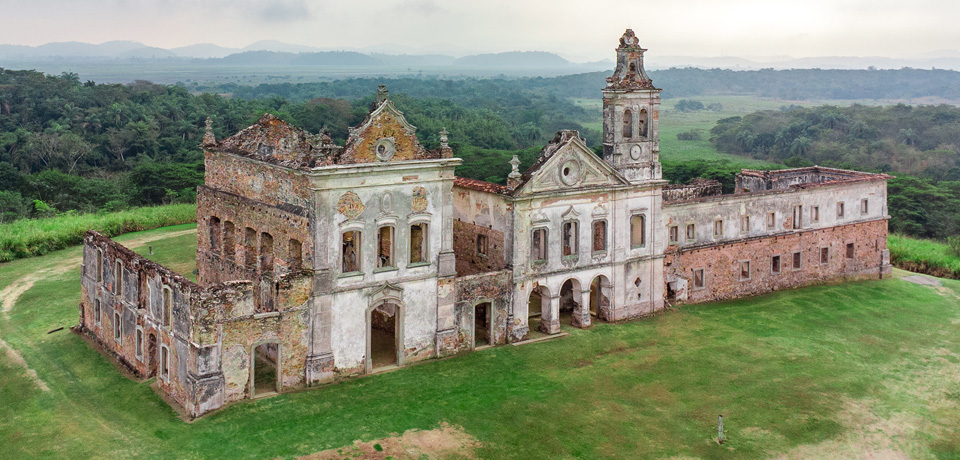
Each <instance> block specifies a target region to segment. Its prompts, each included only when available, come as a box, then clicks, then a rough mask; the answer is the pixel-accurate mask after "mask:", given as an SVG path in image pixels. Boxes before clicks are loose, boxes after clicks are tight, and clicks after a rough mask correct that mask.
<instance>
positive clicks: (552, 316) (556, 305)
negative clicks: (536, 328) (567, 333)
mask: <svg viewBox="0 0 960 460" xmlns="http://www.w3.org/2000/svg"><path fill="white" fill-rule="evenodd" d="M540 331H541V332H543V333H545V334H556V333H558V332H560V295H559V294H557V295H553V296H551V297H550V305H541V306H540Z"/></svg>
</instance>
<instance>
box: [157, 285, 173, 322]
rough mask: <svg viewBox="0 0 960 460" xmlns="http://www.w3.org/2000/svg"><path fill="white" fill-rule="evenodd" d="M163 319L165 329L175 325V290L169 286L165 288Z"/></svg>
mask: <svg viewBox="0 0 960 460" xmlns="http://www.w3.org/2000/svg"><path fill="white" fill-rule="evenodd" d="M162 292H163V311H162V312H161V314H162V315H163V318H161V319H160V321H161V324H163V327H170V324H172V323H173V290H172V289H170V288H169V287H167V286H164V287H163V291H162Z"/></svg>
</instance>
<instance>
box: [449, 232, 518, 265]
mask: <svg viewBox="0 0 960 460" xmlns="http://www.w3.org/2000/svg"><path fill="white" fill-rule="evenodd" d="M481 235H482V236H483V237H485V238H486V242H485V243H483V242H481V243H480V244H483V245H485V246H486V251H487V253H486V254H481V253H480V250H479V248H478V247H477V245H478V242H477V240H478V237H479V236H481ZM504 249H505V248H504V240H503V232H498V231H496V230H493V229H491V228H487V227H481V226H479V225H474V224H471V223H467V222H462V221H459V220H455V221H453V251H454V252H455V253H456V254H457V274H458V275H460V276H466V275H475V274H477V273H485V272H491V271H497V270H502V269H503V268H504V267H506V266H507V263H506V260H505V259H504Z"/></svg>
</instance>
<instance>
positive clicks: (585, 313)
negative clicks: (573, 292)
mask: <svg viewBox="0 0 960 460" xmlns="http://www.w3.org/2000/svg"><path fill="white" fill-rule="evenodd" d="M591 324H592V322H591V318H590V289H581V290H580V306H579V307H577V308H574V310H573V326H574V327H579V328H581V329H582V328H587V327H590V325H591Z"/></svg>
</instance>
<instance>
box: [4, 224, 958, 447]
mask: <svg viewBox="0 0 960 460" xmlns="http://www.w3.org/2000/svg"><path fill="white" fill-rule="evenodd" d="M184 229H186V230H189V228H188V227H179V228H164V229H158V230H154V231H151V232H142V233H138V234H129V235H124V236H123V237H120V238H118V240H121V241H124V240H126V241H131V240H139V241H140V243H139V244H138V245H136V246H140V247H143V245H144V244H146V243H144V241H145V237H163V236H164V235H179V236H172V237H170V238H168V239H166V240H165V239H160V240H155V241H153V242H152V243H149V244H152V245H153V248H154V251H155V254H156V258H157V259H158V260H162V261H163V262H164V263H168V264H170V265H173V266H176V267H178V268H180V269H187V268H189V267H190V259H191V258H192V256H193V252H192V251H193V249H194V245H195V242H194V238H193V236H192V235H191V234H189V233H187V234H182V232H183V231H184ZM78 256H79V248H71V249H67V250H64V251H59V252H55V253H51V254H49V255H47V256H43V257H37V258H32V259H23V260H18V261H14V262H10V263H7V264H3V265H0V289H3V288H5V287H8V286H10V285H11V284H13V285H14V286H15V285H16V283H18V282H19V281H18V280H20V279H22V278H23V277H29V276H33V277H36V278H37V281H36V283H35V284H34V285H33V286H32V287H31V288H30V289H28V290H26V291H25V292H24V293H23V295H22V296H20V297H19V299H18V301H17V302H16V304H15V305H14V306H13V308H12V310H10V311H9V312H6V313H0V338H2V339H3V340H4V341H5V342H6V343H8V344H9V345H10V346H11V347H13V348H14V349H16V350H17V351H19V352H20V353H21V354H22V356H23V358H24V360H25V363H26V365H27V366H29V368H31V369H33V370H35V371H36V373H37V376H38V378H39V379H40V380H42V381H43V382H44V383H45V384H46V385H47V386H48V387H49V388H50V390H49V391H43V390H41V389H39V387H38V386H37V384H36V383H35V382H34V381H33V380H32V379H31V378H30V377H29V376H28V375H27V372H26V371H25V369H24V367H23V366H21V365H19V364H17V363H14V362H13V360H12V359H11V358H10V357H9V356H7V355H6V354H5V353H3V352H2V351H0V446H2V449H0V457H2V458H18V459H19V458H110V459H114V458H132V457H136V458H257V459H259V458H277V457H279V458H288V457H292V456H297V455H304V454H309V453H312V452H317V451H321V450H324V449H328V448H334V447H339V446H344V445H348V444H350V443H352V442H353V441H354V440H356V439H362V440H365V441H367V440H373V439H378V438H383V437H386V436H389V435H390V434H391V433H400V432H404V431H406V430H409V429H412V428H420V429H432V428H436V427H437V426H438V425H439V424H440V423H441V422H448V423H450V424H453V425H456V426H461V427H463V429H464V430H465V431H466V432H467V433H469V434H470V435H472V436H474V437H476V438H477V439H478V440H479V441H480V442H482V443H483V445H482V447H481V448H480V450H479V451H478V452H477V453H476V457H477V458H572V457H581V458H602V457H613V458H765V457H770V456H779V455H781V454H784V455H786V456H787V457H788V458H837V457H847V458H851V457H855V458H857V457H863V456H864V455H865V454H864V452H865V451H871V452H874V453H877V457H878V458H953V457H956V456H958V455H960V441H958V439H960V390H958V386H957V382H958V381H960V297H958V293H960V282H957V281H944V286H943V287H940V288H936V287H927V286H920V285H916V284H911V283H907V282H905V281H901V280H899V279H889V280H884V281H870V282H858V283H850V284H842V285H826V286H818V287H811V288H807V289H801V290H793V291H786V292H780V293H776V294H773V295H767V296H762V297H757V298H752V299H746V300H739V301H731V302H721V303H714V304H708V305H700V306H690V307H683V308H680V309H679V310H675V311H671V312H668V313H665V314H663V315H659V316H657V317H654V318H650V319H646V320H642V321H636V322H631V323H626V324H619V325H609V324H599V325H597V326H595V327H594V328H592V329H590V330H585V331H581V330H570V331H569V332H570V335H569V336H567V337H564V338H561V339H558V340H553V341H547V342H543V343H539V344H534V345H528V346H522V347H513V346H504V347H497V348H493V349H488V350H484V351H480V352H475V353H471V354H467V355H464V356H460V357H456V358H452V359H446V360H437V361H429V362H426V363H424V364H421V365H417V366H411V367H408V368H404V369H401V370H398V371H395V372H391V373H387V374H381V375H377V376H373V377H368V378H360V379H353V380H349V381H346V382H343V383H341V384H337V385H332V386H329V387H326V388H320V389H314V390H311V391H304V392H299V393H291V394H284V395H281V396H277V397H273V398H267V399H261V400H257V401H253V402H249V401H248V402H242V403H239V404H236V405H234V406H231V407H229V408H228V409H226V410H223V411H220V412H217V413H215V414H212V415H211V416H208V417H205V418H202V419H200V420H197V421H195V422H193V423H185V422H183V421H181V420H180V419H179V418H177V416H176V415H175V414H174V412H173V411H172V410H171V409H170V408H169V407H168V406H167V405H166V404H165V403H163V402H162V401H161V400H160V398H159V397H158V396H157V395H156V394H154V392H153V391H152V390H151V389H150V386H149V382H146V383H136V382H133V381H130V380H128V379H126V378H125V377H123V376H121V375H120V373H119V372H117V371H116V369H115V368H114V367H113V366H112V365H111V364H110V363H109V362H108V361H107V360H106V359H104V358H103V357H102V356H101V355H100V354H98V353H97V352H96V351H94V350H93V349H91V348H90V347H89V346H87V344H86V343H85V342H83V341H82V340H81V339H80V338H79V337H77V336H76V335H73V334H70V333H69V332H66V331H61V332H56V333H53V334H49V335H48V334H47V331H48V330H50V329H53V328H55V327H58V326H70V325H73V324H75V323H76V322H77V311H76V305H77V302H78V296H79V268H78V266H77V260H76V258H77V257H78ZM58 267H65V268H64V272H63V273H62V274H57V270H58ZM45 270H47V271H45ZM718 414H723V415H724V418H725V427H726V430H727V436H728V438H729V440H728V442H727V443H726V444H724V445H722V446H721V445H718V444H716V443H715V442H713V439H714V437H715V436H716V417H717V415H718ZM896 454H899V455H900V457H896V456H895V455H896Z"/></svg>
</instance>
